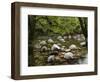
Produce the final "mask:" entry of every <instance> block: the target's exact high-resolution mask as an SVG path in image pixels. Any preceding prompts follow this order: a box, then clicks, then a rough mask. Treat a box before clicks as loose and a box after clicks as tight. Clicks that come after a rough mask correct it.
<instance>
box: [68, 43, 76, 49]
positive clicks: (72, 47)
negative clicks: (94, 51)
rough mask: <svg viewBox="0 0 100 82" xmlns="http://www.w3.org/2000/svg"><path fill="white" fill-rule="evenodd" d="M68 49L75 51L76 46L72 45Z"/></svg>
mask: <svg viewBox="0 0 100 82" xmlns="http://www.w3.org/2000/svg"><path fill="white" fill-rule="evenodd" d="M69 49H71V50H72V49H77V46H76V45H75V44H72V45H70V46H69Z"/></svg>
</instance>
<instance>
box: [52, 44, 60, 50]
mask: <svg viewBox="0 0 100 82" xmlns="http://www.w3.org/2000/svg"><path fill="white" fill-rule="evenodd" d="M59 49H60V47H59V46H58V45H57V44H53V46H52V47H51V50H59Z"/></svg>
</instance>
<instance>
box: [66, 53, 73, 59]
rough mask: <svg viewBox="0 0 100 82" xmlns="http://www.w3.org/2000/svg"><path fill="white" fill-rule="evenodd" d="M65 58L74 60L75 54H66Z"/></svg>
mask: <svg viewBox="0 0 100 82" xmlns="http://www.w3.org/2000/svg"><path fill="white" fill-rule="evenodd" d="M64 58H65V59H73V58H74V54H73V53H72V52H67V53H64Z"/></svg>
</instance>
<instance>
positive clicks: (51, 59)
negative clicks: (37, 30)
mask: <svg viewBox="0 0 100 82" xmlns="http://www.w3.org/2000/svg"><path fill="white" fill-rule="evenodd" d="M54 60H55V56H54V55H50V56H49V57H48V60H47V61H48V62H49V63H50V62H53V61H54Z"/></svg>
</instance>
